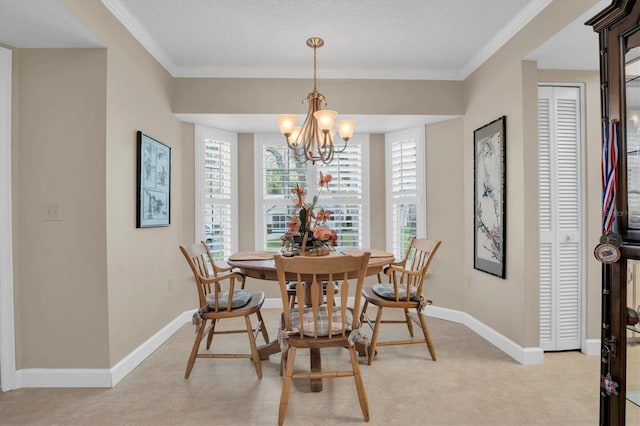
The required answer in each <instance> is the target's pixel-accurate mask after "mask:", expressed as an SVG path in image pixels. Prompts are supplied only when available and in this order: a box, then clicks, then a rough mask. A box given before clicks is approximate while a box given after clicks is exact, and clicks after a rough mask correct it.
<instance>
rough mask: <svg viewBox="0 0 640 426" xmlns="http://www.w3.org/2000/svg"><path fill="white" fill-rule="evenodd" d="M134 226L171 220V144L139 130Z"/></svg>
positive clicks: (163, 222)
mask: <svg viewBox="0 0 640 426" xmlns="http://www.w3.org/2000/svg"><path fill="white" fill-rule="evenodd" d="M137 165H138V167H137V168H138V171H137V177H138V179H137V180H138V185H137V201H136V228H152V227H157V226H169V223H170V222H171V205H170V204H171V148H170V147H169V146H167V145H165V144H164V143H162V142H160V141H159V140H157V139H154V138H152V137H151V136H149V135H146V134H144V133H143V132H141V131H138V161H137Z"/></svg>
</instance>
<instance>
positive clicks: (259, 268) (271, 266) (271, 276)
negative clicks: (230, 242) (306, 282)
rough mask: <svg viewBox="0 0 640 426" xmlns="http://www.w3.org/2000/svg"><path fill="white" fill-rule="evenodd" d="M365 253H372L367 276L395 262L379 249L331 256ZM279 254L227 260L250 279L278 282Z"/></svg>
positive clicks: (241, 255)
mask: <svg viewBox="0 0 640 426" xmlns="http://www.w3.org/2000/svg"><path fill="white" fill-rule="evenodd" d="M365 251H370V252H371V257H370V258H369V267H368V268H367V275H375V274H377V273H378V272H380V271H382V268H383V267H384V266H386V265H388V264H390V263H391V262H393V261H394V257H393V254H391V253H388V252H386V251H383V250H377V249H368V250H364V249H347V248H345V249H337V250H334V251H332V252H331V254H330V256H343V255H345V254H362V253H363V252H365ZM274 254H278V253H277V252H270V251H245V252H238V253H235V254H233V255H232V256H231V257H229V260H227V263H228V264H229V266H233V267H234V268H238V269H239V270H240V271H241V272H242V273H243V274H245V275H246V276H248V277H251V278H256V279H259V280H269V281H277V280H278V275H277V272H276V264H275V261H274V260H273V255H274Z"/></svg>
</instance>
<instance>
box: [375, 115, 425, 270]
mask: <svg viewBox="0 0 640 426" xmlns="http://www.w3.org/2000/svg"><path fill="white" fill-rule="evenodd" d="M385 143H386V156H385V157H386V158H385V161H386V169H387V176H388V177H387V245H388V247H387V250H389V251H391V252H392V253H393V254H394V255H395V256H396V258H402V257H403V256H404V253H405V251H406V248H407V246H408V244H409V240H410V239H411V237H412V236H414V235H417V236H420V237H426V213H425V212H426V206H425V196H424V193H425V188H426V181H425V178H424V176H425V173H424V169H425V157H424V128H422V127H419V128H412V129H407V130H403V131H398V132H392V133H388V134H386V135H385Z"/></svg>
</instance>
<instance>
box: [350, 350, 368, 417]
mask: <svg viewBox="0 0 640 426" xmlns="http://www.w3.org/2000/svg"><path fill="white" fill-rule="evenodd" d="M349 356H350V357H351V367H352V369H353V379H354V380H355V382H356V390H357V391H358V401H359V402H360V409H362V415H363V416H364V421H365V422H368V421H369V402H368V401H367V392H366V391H365V389H364V383H363V382H362V375H361V374H360V366H359V365H358V358H357V357H356V350H355V348H354V347H353V346H349Z"/></svg>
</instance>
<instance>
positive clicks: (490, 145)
mask: <svg viewBox="0 0 640 426" xmlns="http://www.w3.org/2000/svg"><path fill="white" fill-rule="evenodd" d="M506 124H507V118H506V116H502V117H500V118H498V119H496V120H494V121H492V122H490V123H488V124H486V125H484V126H482V127H480V128H478V129H476V130H475V131H474V132H473V148H474V156H473V187H474V191H473V205H474V221H473V223H474V232H473V267H474V269H477V270H479V271H483V272H486V273H488V274H491V275H495V276H497V277H500V278H503V279H504V278H505V253H506V244H505V237H506V220H505V214H506V208H505V206H506V172H507V171H506V168H507V163H506V144H507V136H506V127H507V126H506Z"/></svg>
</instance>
